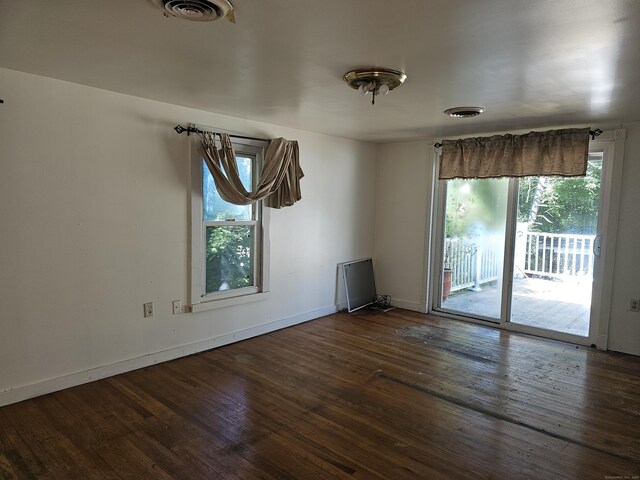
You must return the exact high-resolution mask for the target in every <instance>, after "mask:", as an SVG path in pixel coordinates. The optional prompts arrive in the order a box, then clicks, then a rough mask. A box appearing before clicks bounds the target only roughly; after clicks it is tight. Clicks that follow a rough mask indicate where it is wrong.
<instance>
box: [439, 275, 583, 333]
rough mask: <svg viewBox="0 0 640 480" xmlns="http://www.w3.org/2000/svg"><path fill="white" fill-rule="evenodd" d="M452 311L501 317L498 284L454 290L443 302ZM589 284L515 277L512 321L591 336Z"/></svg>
mask: <svg viewBox="0 0 640 480" xmlns="http://www.w3.org/2000/svg"><path fill="white" fill-rule="evenodd" d="M442 306H443V307H444V308H446V309H449V310H455V311H460V312H468V313H472V314H476V315H481V316H485V317H491V318H495V319H498V318H499V317H500V296H499V292H498V287H497V286H496V285H493V286H485V287H483V288H482V290H480V291H479V292H473V291H470V290H462V291H459V292H454V293H453V294H452V295H451V296H450V297H449V298H448V299H447V300H446V301H445V302H443V305H442ZM590 308H591V289H590V285H588V284H587V283H586V280H584V281H583V282H579V281H572V282H560V281H554V280H543V279H539V278H523V279H514V280H513V302H512V315H511V321H512V322H513V323H518V324H520V325H528V326H531V327H539V328H545V329H548V330H554V331H556V332H564V333H571V334H573V335H580V336H583V337H587V336H588V335H589V309H590Z"/></svg>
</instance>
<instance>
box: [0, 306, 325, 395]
mask: <svg viewBox="0 0 640 480" xmlns="http://www.w3.org/2000/svg"><path fill="white" fill-rule="evenodd" d="M336 311H337V310H336V306H335V305H331V306H329V307H324V308H320V309H318V310H313V311H311V312H307V313H302V314H300V315H294V316H293V317H289V318H284V319H282V320H276V321H273V322H269V323H265V324H263V325H257V326H255V327H251V328H247V329H245V330H240V331H238V332H233V333H229V334H226V335H220V336H218V337H213V338H209V339H207V340H200V341H198V342H194V343H189V344H187V345H181V346H178V347H173V348H170V349H168V350H163V351H160V352H155V353H149V354H146V355H142V356H140V357H135V358H131V359H129V360H124V361H122V362H116V363H112V364H109V365H103V366H101V367H96V368H91V369H89V370H84V371H82V372H77V373H72V374H69V375H63V376H61V377H56V378H51V379H48V380H43V381H40V382H36V383H32V384H29V385H23V386H19V387H15V388H11V389H9V390H4V391H2V392H0V407H2V406H4V405H9V404H11V403H16V402H21V401H23V400H27V399H29V398H33V397H38V396H40V395H46V394H47V393H52V392H56V391H58V390H63V389H65V388H70V387H75V386H77V385H82V384H83V383H89V382H93V381H95V380H100V379H101V378H106V377H112V376H114V375H119V374H121V373H125V372H130V371H131V370H137V369H139V368H144V367H148V366H150V365H154V364H156V363H162V362H167V361H169V360H174V359H176V358H180V357H185V356H187V355H192V354H194V353H198V352H203V351H205V350H211V349H212V348H216V347H221V346H223V345H228V344H230V343H234V342H239V341H241V340H246V339H247V338H251V337H256V336H258V335H263V334H265V333H269V332H274V331H276V330H280V329H282V328H286V327H291V326H293V325H297V324H299V323H304V322H308V321H309V320H314V319H316V318H320V317H324V316H325V315H330V314H332V313H335V312H336Z"/></svg>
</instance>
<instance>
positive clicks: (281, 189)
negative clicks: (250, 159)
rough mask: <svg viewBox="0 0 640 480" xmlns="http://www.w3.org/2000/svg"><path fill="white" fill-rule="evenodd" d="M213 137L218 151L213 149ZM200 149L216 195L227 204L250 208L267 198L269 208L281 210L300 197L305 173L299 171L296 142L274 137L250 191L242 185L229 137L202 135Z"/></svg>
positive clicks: (220, 134)
mask: <svg viewBox="0 0 640 480" xmlns="http://www.w3.org/2000/svg"><path fill="white" fill-rule="evenodd" d="M216 135H217V136H218V138H219V141H220V149H218V148H217V147H216ZM201 148H202V154H203V158H204V161H205V163H206V165H207V167H208V168H209V171H210V172H211V175H212V176H213V181H214V182H215V184H216V188H217V190H218V193H219V194H220V196H221V197H222V198H223V199H224V200H226V201H227V202H229V203H233V204H235V205H249V204H252V203H256V202H257V201H259V200H262V199H266V205H267V206H268V207H271V208H282V207H289V206H291V205H293V204H294V203H295V202H297V201H298V200H300V199H301V198H302V194H301V192H300V179H301V178H302V177H303V176H304V173H303V171H302V168H300V159H299V151H298V142H296V141H295V140H285V139H284V138H275V139H273V140H271V141H270V142H269V146H268V147H267V152H266V154H265V158H264V165H263V168H262V174H261V175H260V178H259V179H258V182H257V186H256V188H255V189H254V190H252V191H247V190H246V189H245V188H244V185H242V181H241V180H240V174H239V173H238V163H237V162H236V155H235V153H234V151H233V147H232V144H231V138H230V137H229V135H228V134H226V133H218V134H216V133H203V134H202V143H201Z"/></svg>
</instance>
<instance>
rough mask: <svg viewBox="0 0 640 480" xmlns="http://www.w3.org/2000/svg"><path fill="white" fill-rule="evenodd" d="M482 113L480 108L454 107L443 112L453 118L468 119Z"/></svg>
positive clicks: (482, 109) (482, 110)
mask: <svg viewBox="0 0 640 480" xmlns="http://www.w3.org/2000/svg"><path fill="white" fill-rule="evenodd" d="M483 112H484V108H482V107H455V108H448V109H447V110H445V111H444V113H446V114H447V115H449V116H450V117H454V118H470V117H477V116H478V115H480V114H481V113H483Z"/></svg>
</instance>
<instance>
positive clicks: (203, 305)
mask: <svg viewBox="0 0 640 480" xmlns="http://www.w3.org/2000/svg"><path fill="white" fill-rule="evenodd" d="M269 295H270V293H269V292H260V293H251V294H248V295H239V296H237V297H228V298H220V299H218V300H206V301H204V302H200V303H194V304H193V305H191V312H193V313H197V312H204V311H206V310H214V309H216V308H224V307H232V306H234V305H242V304H245V303H252V302H259V301H262V300H266V299H267V298H269Z"/></svg>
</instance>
